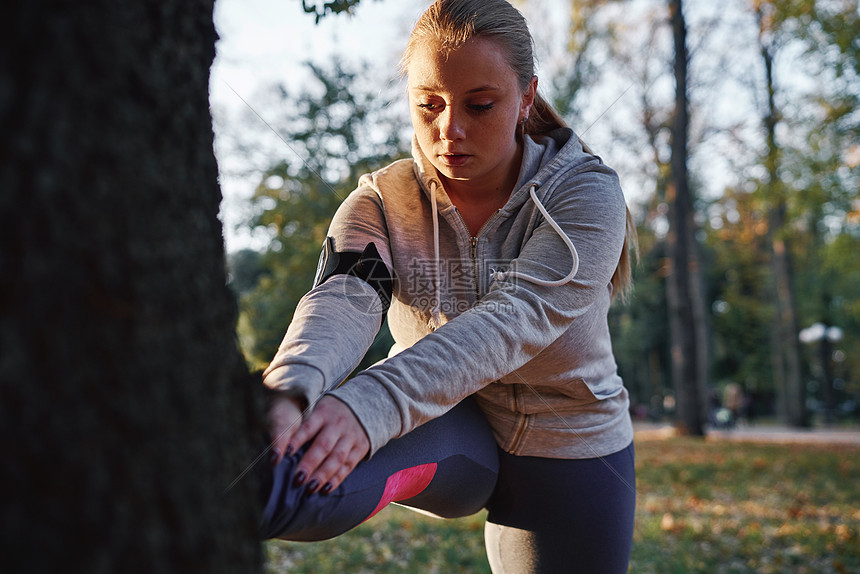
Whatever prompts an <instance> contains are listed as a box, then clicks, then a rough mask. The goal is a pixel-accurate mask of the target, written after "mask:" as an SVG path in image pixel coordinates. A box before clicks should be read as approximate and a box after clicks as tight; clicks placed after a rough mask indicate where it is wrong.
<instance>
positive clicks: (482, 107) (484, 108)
mask: <svg viewBox="0 0 860 574" xmlns="http://www.w3.org/2000/svg"><path fill="white" fill-rule="evenodd" d="M469 107H470V108H472V110H473V111H476V112H488V111H490V110H492V109H493V104H472V105H470V106H469Z"/></svg>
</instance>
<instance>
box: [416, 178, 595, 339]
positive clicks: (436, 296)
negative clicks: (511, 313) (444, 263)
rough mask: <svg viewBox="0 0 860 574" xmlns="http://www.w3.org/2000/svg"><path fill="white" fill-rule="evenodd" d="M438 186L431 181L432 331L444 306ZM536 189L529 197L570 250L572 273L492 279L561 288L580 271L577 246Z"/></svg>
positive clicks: (503, 275)
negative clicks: (554, 276) (549, 277)
mask: <svg viewBox="0 0 860 574" xmlns="http://www.w3.org/2000/svg"><path fill="white" fill-rule="evenodd" d="M436 185H437V184H436V181H435V180H431V181H430V203H431V205H432V210H433V256H434V258H435V260H434V263H435V265H434V274H435V277H434V278H433V279H434V280H433V288H434V292H433V310H432V316H431V317H430V321H429V322H428V323H427V326H428V327H429V328H430V330H431V331H435V330H436V329H437V328H438V327H439V326H440V325H441V320H440V315H441V305H442V304H441V292H440V286H439V280H440V277H441V273H440V270H439V267H440V265H441V260H440V257H439V207H438V205H437V202H436ZM535 189H537V184H532V186H531V187H530V188H529V195H530V196H531V198H532V201H533V202H534V204H535V206H536V207H537V208H538V210H539V211H540V212H541V215H543V216H544V219H546V220H547V222H549V224H550V226H552V228H553V229H554V230H555V232H556V233H557V234H558V236H559V237H561V240H562V241H564V244H565V245H566V246H567V248H568V249H569V250H570V255H571V257H572V259H573V261H572V263H571V266H570V272H568V274H567V275H566V276H565V277H564V278H562V279H558V280H556V281H549V280H546V279H540V278H539V277H533V276H531V275H527V274H525V273H520V272H519V271H493V272H492V273H491V274H490V277H491V278H492V279H493V280H494V281H500V280H504V279H522V280H524V281H528V282H529V283H534V284H535V285H542V286H544V287H560V286H562V285H566V284H567V283H569V282H570V281H571V279H573V278H574V276H575V275H576V272H577V271H578V270H579V254H578V253H577V252H576V246H574V244H573V242H572V241H571V240H570V237H568V236H567V235H566V234H565V233H564V231H563V230H562V229H561V226H559V224H558V223H556V222H555V220H554V219H553V218H552V216H551V215H550V214H549V212H548V211H547V210H546V208H545V207H544V206H543V204H542V203H541V202H540V200H539V199H538V197H537V193H535Z"/></svg>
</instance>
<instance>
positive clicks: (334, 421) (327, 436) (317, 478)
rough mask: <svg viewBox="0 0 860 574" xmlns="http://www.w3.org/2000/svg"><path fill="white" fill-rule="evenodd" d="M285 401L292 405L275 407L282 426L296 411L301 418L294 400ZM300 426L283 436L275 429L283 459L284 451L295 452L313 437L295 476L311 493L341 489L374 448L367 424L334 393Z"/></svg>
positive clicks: (276, 418) (275, 413)
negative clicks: (362, 424)
mask: <svg viewBox="0 0 860 574" xmlns="http://www.w3.org/2000/svg"><path fill="white" fill-rule="evenodd" d="M285 400H287V401H289V402H290V403H291V404H292V406H289V405H282V406H280V407H278V405H277V403H276V404H275V405H274V406H273V409H272V412H273V421H282V422H281V423H280V424H281V425H283V423H284V422H286V421H288V420H289V417H292V416H296V413H297V416H298V417H299V419H300V418H301V411H300V410H299V409H298V406H297V405H296V403H295V402H293V401H292V400H291V399H285ZM293 409H295V410H293ZM296 426H297V428H295V430H294V432H289V431H288V432H282V434H280V435H279V434H276V433H274V432H273V435H274V436H275V437H277V438H275V448H276V449H277V451H278V453H279V455H278V460H280V459H281V453H284V454H287V455H288V454H291V453H293V452H295V450H296V449H297V448H298V447H299V446H301V445H303V444H305V443H306V442H308V441H310V440H311V439H313V442H311V444H310V446H309V447H308V450H307V451H306V452H305V453H304V455H303V456H302V458H301V460H300V461H299V464H298V466H297V468H296V472H295V475H294V476H295V479H294V483H295V485H296V486H302V485H303V484H307V491H308V493H314V492H317V491H320V492H322V493H323V494H328V493H329V492H331V491H332V490H334V489H335V488H337V487H338V486H339V485H340V483H341V482H343V480H344V479H345V478H346V477H347V475H348V474H349V473H350V472H352V469H354V468H355V466H356V465H357V464H358V463H359V462H360V461H361V460H362V459H363V458H364V457H365V456H366V455H367V453H368V452H369V451H370V440H369V439H368V437H367V433H366V432H365V431H364V427H362V426H361V423H359V422H358V419H357V418H355V415H354V414H353V412H352V410H351V409H350V408H349V407H347V406H346V405H345V404H344V403H343V402H341V401H340V400H338V399H336V398H334V397H332V396H324V397H323V398H322V399H320V401H319V402H318V403H317V404H316V406H315V407H314V410H313V412H312V413H311V415H310V416H308V417H307V420H305V421H304V422H303V423H302V424H301V425H296ZM281 428H285V427H283V426H282V427H281Z"/></svg>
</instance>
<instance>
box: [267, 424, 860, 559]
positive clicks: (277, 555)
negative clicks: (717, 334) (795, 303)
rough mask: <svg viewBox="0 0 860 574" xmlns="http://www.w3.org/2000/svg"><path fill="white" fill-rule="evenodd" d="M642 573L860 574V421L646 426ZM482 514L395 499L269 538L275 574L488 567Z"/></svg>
mask: <svg viewBox="0 0 860 574" xmlns="http://www.w3.org/2000/svg"><path fill="white" fill-rule="evenodd" d="M636 458H637V461H636V467H637V497H638V498H637V516H636V529H635V534H634V542H633V553H632V557H631V565H630V572H633V573H642V574H648V573H654V574H674V573H678V574H681V573H685V574H686V573H717V574H722V573H725V574H734V573H738V574H740V573H763V574H768V573H773V574H782V573H792V574H794V573H797V574H803V573H815V574H830V573H834V574H846V573H855V572H860V428H857V427H848V428H844V427H842V428H832V429H814V430H808V431H806V430H801V431H798V430H792V429H787V428H785V427H780V426H776V425H756V426H752V427H739V428H735V429H732V430H721V431H710V432H709V433H708V436H707V437H706V438H705V439H701V438H689V437H680V436H677V435H676V434H675V433H674V431H673V429H672V427H671V426H669V425H664V424H637V433H636ZM483 521H484V515H483V514H479V515H477V516H474V517H470V518H464V519H460V520H445V521H442V520H435V519H432V518H428V517H425V516H423V515H420V514H418V513H415V512H412V511H410V510H407V509H404V508H402V507H398V506H396V505H390V506H389V507H388V508H386V509H385V510H383V511H382V512H381V513H380V514H379V515H377V516H376V517H374V518H373V519H372V520H370V521H369V522H367V523H365V524H363V525H361V526H360V527H358V528H356V529H355V530H354V531H352V532H349V533H347V534H345V535H344V536H341V537H339V538H338V539H335V540H330V541H325V542H321V543H313V544H306V543H291V542H281V541H270V542H267V543H266V553H267V556H268V565H267V568H268V572H269V573H270V574H275V573H282V572H290V573H302V572H308V573H310V572H314V573H326V572H332V573H338V574H352V573H371V572H372V573H377V572H383V573H385V572H391V573H394V572H397V573H401V572H416V573H431V572H438V573H441V574H447V573H453V572H465V573H473V572H474V573H489V566H488V565H487V561H486V558H485V556H484V550H483V530H482V529H483Z"/></svg>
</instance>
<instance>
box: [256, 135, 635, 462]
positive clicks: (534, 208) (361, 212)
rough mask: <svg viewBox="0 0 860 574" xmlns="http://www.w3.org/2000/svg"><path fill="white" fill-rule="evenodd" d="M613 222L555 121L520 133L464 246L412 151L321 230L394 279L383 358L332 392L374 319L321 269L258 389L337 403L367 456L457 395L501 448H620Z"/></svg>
mask: <svg viewBox="0 0 860 574" xmlns="http://www.w3.org/2000/svg"><path fill="white" fill-rule="evenodd" d="M625 217H626V206H625V202H624V197H623V194H622V192H621V188H620V185H619V182H618V177H617V176H616V174H615V172H614V171H612V170H611V169H610V168H608V167H607V166H606V165H604V164H603V162H602V161H601V160H600V159H599V158H598V157H595V156H593V155H591V154H589V153H586V152H585V151H583V149H582V145H581V144H580V142H579V140H578V138H577V137H576V135H575V134H574V133H573V132H572V131H571V130H569V129H567V128H564V129H558V130H556V131H554V132H552V133H551V134H550V135H548V136H538V137H534V138H532V137H530V136H526V137H525V139H524V150H523V160H522V167H521V169H520V175H519V179H518V182H517V184H516V186H515V188H514V191H513V193H512V194H511V196H510V198H509V199H508V201H507V203H506V204H505V205H504V207H502V209H500V210H498V211H497V212H496V213H494V214H493V215H492V216H491V217H490V218H489V220H488V221H487V222H486V223H485V224H484V226H483V227H482V228H481V229H480V230H479V232H478V234H477V236H475V237H472V236H471V234H470V233H469V231H468V229H467V227H466V225H465V223H464V221H463V219H462V217H461V216H460V214H459V212H458V211H457V208H456V207H454V205H452V203H451V201H450V200H449V199H448V196H447V195H446V194H445V191H444V189H443V187H442V184H441V182H440V179H439V177H438V175H437V172H436V170H435V168H434V167H433V166H432V165H431V163H430V162H429V161H428V160H427V158H426V157H424V156H423V154H422V153H421V151H420V149H419V148H418V146H417V145H416V144H413V159H409V160H401V161H397V162H394V163H393V164H391V165H389V166H388V167H386V168H383V169H381V170H379V171H377V172H375V173H373V174H369V175H365V176H363V177H362V178H361V179H360V181H359V185H358V188H357V189H356V190H355V191H354V192H352V193H351V194H350V195H349V197H347V199H346V200H345V201H344V202H343V204H342V205H341V207H340V208H339V209H338V211H337V213H336V214H335V216H334V219H333V220H332V223H331V227H330V230H329V235H330V236H331V237H332V238H333V239H334V245H335V249H336V250H337V251H362V250H363V249H364V248H365V247H366V246H367V244H368V243H371V242H372V243H374V244H375V245H376V248H377V249H378V250H379V253H380V254H381V256H382V258H383V260H384V261H385V263H386V264H387V265H388V267H389V269H390V270H391V271H392V275H393V276H394V277H395V287H394V297H393V300H392V302H391V307H390V309H389V311H388V323H389V328H390V330H391V334H392V336H393V337H394V341H395V345H394V347H393V348H392V350H391V353H390V355H389V357H388V358H387V359H386V360H384V361H381V362H380V363H377V364H376V365H374V366H372V367H370V368H369V369H367V370H365V371H362V372H361V373H359V374H357V375H356V376H355V377H353V378H352V379H350V380H349V381H347V382H346V383H344V384H341V383H342V382H343V381H344V379H346V378H347V377H348V376H349V374H350V373H351V372H352V370H353V369H354V368H355V366H356V365H357V364H358V362H359V361H360V360H361V358H362V357H363V355H364V353H365V352H366V351H367V349H368V347H369V346H370V344H371V343H372V342H373V339H374V337H375V335H376V333H377V331H378V329H379V327H380V324H381V322H382V319H383V317H382V308H381V305H380V304H379V298H378V296H377V294H376V292H375V291H374V289H373V288H372V287H370V286H369V285H368V284H367V283H365V282H364V281H362V280H361V279H358V278H356V277H353V276H348V275H335V276H333V277H331V278H330V279H329V280H328V281H326V282H325V283H323V284H322V285H319V286H317V287H315V288H314V289H312V290H311V291H310V292H309V293H308V294H307V295H306V296H305V297H304V298H303V299H302V300H301V302H300V303H299V305H298V307H297V309H296V312H295V315H294V317H293V320H292V322H291V324H290V326H289V329H288V330H287V334H286V336H285V337H284V341H283V343H282V344H281V346H280V348H279V350H278V352H277V354H276V356H275V358H274V360H273V361H272V363H271V364H270V365H269V367H268V369H266V371H265V373H264V381H265V384H266V385H267V386H269V387H271V388H275V389H280V390H283V391H286V392H287V393H288V394H290V395H292V396H296V397H299V398H301V399H303V400H304V401H307V402H308V403H309V404H313V403H314V401H316V400H317V399H318V398H319V397H320V396H321V395H322V394H324V393H330V394H332V395H334V396H336V397H338V398H339V399H341V400H343V401H344V402H345V403H346V404H347V405H348V406H349V407H350V408H351V409H352V410H353V412H354V413H355V415H356V416H357V418H358V420H359V421H360V422H361V424H362V425H363V427H364V429H365V430H366V431H367V434H368V436H369V438H370V443H371V455H372V454H373V453H375V452H376V451H377V450H378V449H379V448H380V447H382V446H383V445H384V444H385V443H386V442H388V441H389V440H390V439H392V438H395V437H398V436H401V435H403V434H405V433H407V432H409V431H410V430H412V429H414V428H415V427H417V426H419V425H420V424H422V423H424V422H426V421H427V420H430V419H432V418H434V417H438V416H440V415H441V414H443V413H445V412H446V411H447V410H448V409H450V408H451V407H452V406H454V405H455V404H457V403H458V402H459V401H461V400H462V399H463V398H465V397H467V396H469V395H475V397H476V399H477V402H478V404H479V405H480V407H481V408H482V410H483V411H484V413H485V414H486V416H487V419H488V420H489V422H490V425H491V426H492V428H493V431H494V433H495V436H496V439H497V441H498V443H499V445H500V446H501V448H503V449H504V450H505V451H507V452H510V453H512V454H517V455H528V456H542V457H550V458H593V457H597V456H604V455H607V454H611V453H613V452H616V451H618V450H620V449H622V448H624V447H626V446H627V445H628V444H629V443H630V442H631V440H632V439H633V429H632V425H631V422H630V417H629V413H628V407H629V401H628V396H627V392H626V390H625V389H624V386H623V384H622V381H621V379H620V377H619V376H618V374H617V367H616V364H615V359H614V356H613V353H612V346H611V341H610V336H609V329H608V325H607V312H608V309H609V304H610V299H611V295H612V287H611V285H610V279H611V277H612V274H613V272H614V271H615V268H616V266H617V264H618V259H619V256H620V254H621V250H622V246H623V243H624V237H625V221H626V219H625ZM565 236H566V238H565ZM571 274H572V279H571Z"/></svg>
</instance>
